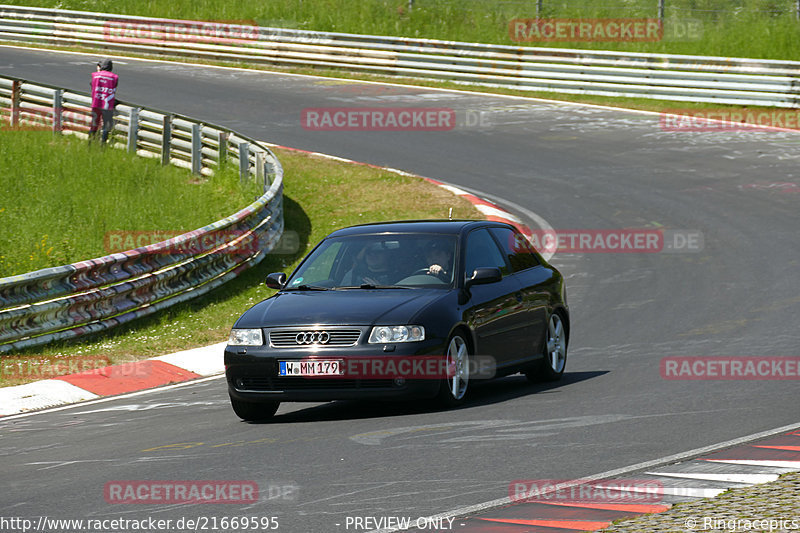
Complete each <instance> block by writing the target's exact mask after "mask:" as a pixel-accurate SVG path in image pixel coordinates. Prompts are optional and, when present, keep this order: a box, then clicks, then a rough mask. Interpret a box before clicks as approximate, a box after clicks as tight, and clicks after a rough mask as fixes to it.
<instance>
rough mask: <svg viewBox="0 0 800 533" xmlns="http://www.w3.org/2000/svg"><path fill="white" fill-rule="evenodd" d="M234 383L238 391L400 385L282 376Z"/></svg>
mask: <svg viewBox="0 0 800 533" xmlns="http://www.w3.org/2000/svg"><path fill="white" fill-rule="evenodd" d="M234 383H235V384H236V389H237V390H240V391H297V390H319V389H336V390H341V389H356V390H357V389H393V388H399V387H400V386H398V385H396V384H395V383H394V380H391V379H325V378H284V377H274V378H273V377H267V376H264V377H243V378H237V379H236V380H235V381H234Z"/></svg>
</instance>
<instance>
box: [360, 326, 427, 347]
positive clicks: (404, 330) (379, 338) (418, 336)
mask: <svg viewBox="0 0 800 533" xmlns="http://www.w3.org/2000/svg"><path fill="white" fill-rule="evenodd" d="M423 340H425V328H424V327H422V326H375V327H374V328H372V332H370V334H369V341H368V342H369V343H370V344H378V343H387V342H417V341H423Z"/></svg>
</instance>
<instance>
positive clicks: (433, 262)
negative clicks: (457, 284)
mask: <svg viewBox="0 0 800 533" xmlns="http://www.w3.org/2000/svg"><path fill="white" fill-rule="evenodd" d="M452 259H453V251H452V250H451V247H450V246H448V245H447V244H446V243H444V242H440V241H433V242H431V243H430V244H428V246H427V247H426V248H425V262H426V263H428V265H430V266H428V274H429V275H431V276H436V277H438V278H440V279H448V278H449V277H450V274H451V272H452V269H453V265H452Z"/></svg>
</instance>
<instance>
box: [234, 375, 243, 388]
mask: <svg viewBox="0 0 800 533" xmlns="http://www.w3.org/2000/svg"><path fill="white" fill-rule="evenodd" d="M234 383H235V384H236V388H237V389H243V388H244V380H243V379H242V378H236V381H235V382H234Z"/></svg>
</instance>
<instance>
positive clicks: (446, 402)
mask: <svg viewBox="0 0 800 533" xmlns="http://www.w3.org/2000/svg"><path fill="white" fill-rule="evenodd" d="M445 357H446V358H447V359H446V361H447V363H446V364H447V374H448V375H447V377H446V378H444V379H443V380H442V381H441V383H440V385H439V396H438V397H437V399H438V401H439V403H440V404H441V405H443V406H445V407H455V406H457V405H460V404H462V403H464V398H465V397H466V395H467V388H468V386H469V345H468V344H467V341H466V340H464V338H463V337H462V336H461V335H459V334H455V335H453V336H452V337H450V341H449V342H448V343H447V353H446V354H445Z"/></svg>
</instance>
